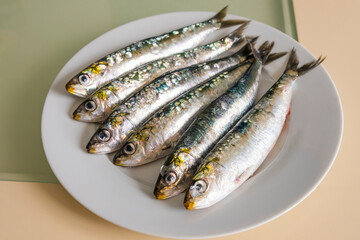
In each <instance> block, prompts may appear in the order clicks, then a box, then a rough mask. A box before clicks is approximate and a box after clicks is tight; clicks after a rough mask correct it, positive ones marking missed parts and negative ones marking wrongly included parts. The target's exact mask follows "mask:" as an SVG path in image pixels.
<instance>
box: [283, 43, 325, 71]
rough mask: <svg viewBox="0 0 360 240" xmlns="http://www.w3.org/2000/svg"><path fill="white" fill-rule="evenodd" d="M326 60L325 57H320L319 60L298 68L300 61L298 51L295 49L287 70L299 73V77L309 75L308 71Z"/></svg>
mask: <svg viewBox="0 0 360 240" xmlns="http://www.w3.org/2000/svg"><path fill="white" fill-rule="evenodd" d="M324 60H325V57H322V56H320V57H319V58H318V59H317V60H315V61H311V62H309V63H306V64H304V65H302V66H301V67H298V65H299V59H298V57H297V55H296V50H295V49H294V48H293V49H292V50H291V52H290V57H289V60H288V63H287V65H286V70H293V71H297V72H298V75H299V76H301V75H304V74H305V73H307V72H308V71H310V70H311V69H313V68H315V67H317V66H318V65H320V64H321V63H322V62H323V61H324Z"/></svg>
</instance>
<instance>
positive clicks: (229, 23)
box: [211, 6, 249, 28]
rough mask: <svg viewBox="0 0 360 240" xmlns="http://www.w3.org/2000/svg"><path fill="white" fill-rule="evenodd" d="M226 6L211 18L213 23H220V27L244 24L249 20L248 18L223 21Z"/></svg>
mask: <svg viewBox="0 0 360 240" xmlns="http://www.w3.org/2000/svg"><path fill="white" fill-rule="evenodd" d="M227 9H228V6H226V7H224V8H223V9H221V10H220V11H219V12H218V13H217V14H216V15H215V16H214V17H212V18H211V20H213V21H214V22H215V23H220V28H227V27H231V26H235V25H239V24H244V23H246V22H249V21H248V20H235V19H233V20H226V21H224V18H225V17H226V14H227Z"/></svg>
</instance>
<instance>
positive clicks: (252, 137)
mask: <svg viewBox="0 0 360 240" xmlns="http://www.w3.org/2000/svg"><path fill="white" fill-rule="evenodd" d="M291 54H292V55H291V57H290V59H293V60H290V63H291V61H292V63H291V64H290V66H292V67H291V68H288V69H287V70H286V71H285V73H284V74H283V75H282V77H281V78H280V79H279V80H278V81H277V82H276V83H275V84H274V85H273V86H272V87H271V88H270V89H269V90H268V92H267V93H266V94H265V95H264V96H263V97H262V99H261V100H260V101H259V102H258V103H257V104H256V105H255V106H254V107H253V108H252V109H251V110H250V111H249V112H248V113H247V114H246V115H245V116H244V117H243V118H242V119H241V120H240V121H239V122H238V123H237V124H236V125H235V127H234V128H233V129H232V130H231V131H230V132H229V133H228V134H227V135H226V136H225V137H224V138H223V139H222V140H221V141H220V142H219V143H218V144H217V145H216V147H215V148H214V149H213V150H212V151H211V152H210V153H209V154H208V155H207V156H206V158H205V160H204V163H203V164H202V166H201V167H200V169H199V171H198V172H197V173H196V175H195V176H194V178H193V181H192V183H191V186H190V188H189V189H188V191H187V193H186V196H185V200H184V205H185V207H186V208H187V209H189V210H191V209H199V208H205V207H209V206H211V205H213V204H215V203H216V202H218V201H220V200H221V199H223V198H224V197H226V196H227V195H228V194H230V193H231V192H233V191H234V190H235V189H236V188H238V187H239V186H240V185H241V184H242V183H243V182H244V181H246V180H247V179H248V178H249V177H250V176H252V174H253V173H254V172H255V171H256V169H257V168H258V167H259V166H260V165H261V163H262V162H263V160H264V159H265V158H266V156H267V155H268V153H269V152H270V150H271V149H272V147H273V146H274V144H275V143H276V140H277V139H278V137H279V135H280V133H281V131H282V129H283V126H284V123H285V120H286V117H287V115H288V113H289V111H290V106H291V99H292V95H293V86H294V83H295V81H296V79H297V78H298V76H299V75H302V74H304V73H305V72H307V71H308V70H309V69H311V68H313V67H315V66H317V65H318V64H319V63H320V62H321V61H322V60H320V59H319V60H318V61H317V62H313V63H311V64H312V65H311V66H310V67H309V66H305V68H303V69H301V68H300V69H298V70H296V66H297V58H296V55H295V52H294V51H292V53H291ZM294 57H295V58H296V61H294V59H295V58H294ZM294 63H295V64H294Z"/></svg>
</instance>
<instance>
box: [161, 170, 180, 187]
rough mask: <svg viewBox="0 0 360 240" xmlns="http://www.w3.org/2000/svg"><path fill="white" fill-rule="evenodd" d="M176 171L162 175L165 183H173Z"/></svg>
mask: <svg viewBox="0 0 360 240" xmlns="http://www.w3.org/2000/svg"><path fill="white" fill-rule="evenodd" d="M176 178H177V176H176V173H175V172H168V173H166V174H165V176H164V180H165V183H166V184H167V185H170V184H173V183H174V182H175V181H176Z"/></svg>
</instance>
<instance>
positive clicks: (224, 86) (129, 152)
mask: <svg viewBox="0 0 360 240" xmlns="http://www.w3.org/2000/svg"><path fill="white" fill-rule="evenodd" d="M252 61H253V58H250V59H249V60H246V61H245V62H244V63H243V64H241V65H240V66H238V67H236V68H235V69H233V70H231V71H229V72H224V73H222V74H221V75H219V76H217V77H215V78H213V79H212V80H211V81H209V82H207V83H205V84H203V85H201V86H200V87H198V88H196V89H194V90H192V91H190V92H188V93H186V94H185V95H183V96H182V97H180V98H179V99H177V100H176V101H174V102H172V103H170V104H169V105H168V106H166V107H165V108H164V109H163V110H161V111H159V112H158V113H157V114H155V115H154V116H153V117H152V118H151V119H150V120H148V121H147V122H146V123H145V124H144V127H142V128H141V129H140V130H139V131H138V132H137V133H136V134H134V135H133V136H132V137H131V138H130V139H129V140H128V141H127V143H126V144H125V145H124V147H123V148H122V149H121V150H120V151H119V152H118V153H117V154H116V155H115V157H114V164H115V165H118V166H128V167H134V166H139V165H143V164H145V163H149V162H152V161H155V160H157V159H160V158H163V157H165V156H167V155H169V154H170V153H171V152H172V150H173V147H174V144H175V143H176V142H177V141H178V140H179V138H180V136H182V135H183V133H184V131H185V130H186V129H187V127H188V126H189V124H190V123H191V122H192V120H193V119H194V117H195V116H196V114H197V113H198V112H199V111H201V110H202V109H203V108H204V107H206V106H207V105H208V104H210V103H211V102H212V101H214V100H215V99H216V98H218V97H219V96H220V95H222V94H223V93H225V92H226V91H227V90H228V89H229V88H231V87H232V86H234V84H236V82H237V81H238V80H239V79H240V78H241V77H242V75H243V74H244V73H245V72H246V70H247V69H248V68H249V67H250V65H251V63H252Z"/></svg>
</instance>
